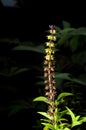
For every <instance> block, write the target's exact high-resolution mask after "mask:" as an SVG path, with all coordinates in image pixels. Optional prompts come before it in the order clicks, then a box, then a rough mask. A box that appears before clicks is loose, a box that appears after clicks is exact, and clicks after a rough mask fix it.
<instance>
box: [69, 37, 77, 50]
mask: <svg viewBox="0 0 86 130" xmlns="http://www.w3.org/2000/svg"><path fill="white" fill-rule="evenodd" d="M78 40H79V36H75V37H73V38H72V39H71V40H70V48H71V50H72V52H74V51H76V49H77V47H78V45H79V42H78Z"/></svg>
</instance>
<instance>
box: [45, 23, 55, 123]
mask: <svg viewBox="0 0 86 130" xmlns="http://www.w3.org/2000/svg"><path fill="white" fill-rule="evenodd" d="M49 27H50V30H49V32H50V34H49V35H48V36H47V39H48V40H49V41H48V42H46V49H45V52H46V56H45V61H44V77H45V78H46V79H45V81H44V82H45V96H46V97H47V99H48V100H49V102H50V105H49V106H48V111H47V113H48V114H49V115H50V116H51V117H52V120H51V121H50V122H51V123H52V124H53V125H55V124H56V122H55V108H56V106H55V104H54V103H53V102H54V101H55V96H56V87H55V72H54V71H55V66H54V62H55V61H54V53H55V44H54V41H56V36H55V34H56V30H55V27H54V26H53V25H51V26H49Z"/></svg>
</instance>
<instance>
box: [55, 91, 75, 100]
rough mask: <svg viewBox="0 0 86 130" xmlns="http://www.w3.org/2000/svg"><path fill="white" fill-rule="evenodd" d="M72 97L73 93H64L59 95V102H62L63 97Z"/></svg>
mask: <svg viewBox="0 0 86 130" xmlns="http://www.w3.org/2000/svg"><path fill="white" fill-rule="evenodd" d="M72 95H73V94H72V93H67V92H63V93H61V94H59V95H58V97H57V101H58V100H60V99H61V98H63V97H66V96H72Z"/></svg>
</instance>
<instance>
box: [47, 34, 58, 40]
mask: <svg viewBox="0 0 86 130" xmlns="http://www.w3.org/2000/svg"><path fill="white" fill-rule="evenodd" d="M47 39H48V40H53V41H56V36H53V35H48V36H47Z"/></svg>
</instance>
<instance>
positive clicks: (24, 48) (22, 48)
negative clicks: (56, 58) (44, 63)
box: [13, 45, 45, 54]
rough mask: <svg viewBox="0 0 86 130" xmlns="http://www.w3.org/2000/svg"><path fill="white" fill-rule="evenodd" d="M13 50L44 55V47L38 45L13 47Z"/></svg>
mask: <svg viewBox="0 0 86 130" xmlns="http://www.w3.org/2000/svg"><path fill="white" fill-rule="evenodd" d="M13 50H18V51H34V52H38V53H43V54H44V53H45V49H44V45H39V46H34V47H31V46H24V45H19V46H17V47H14V48H13Z"/></svg>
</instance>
